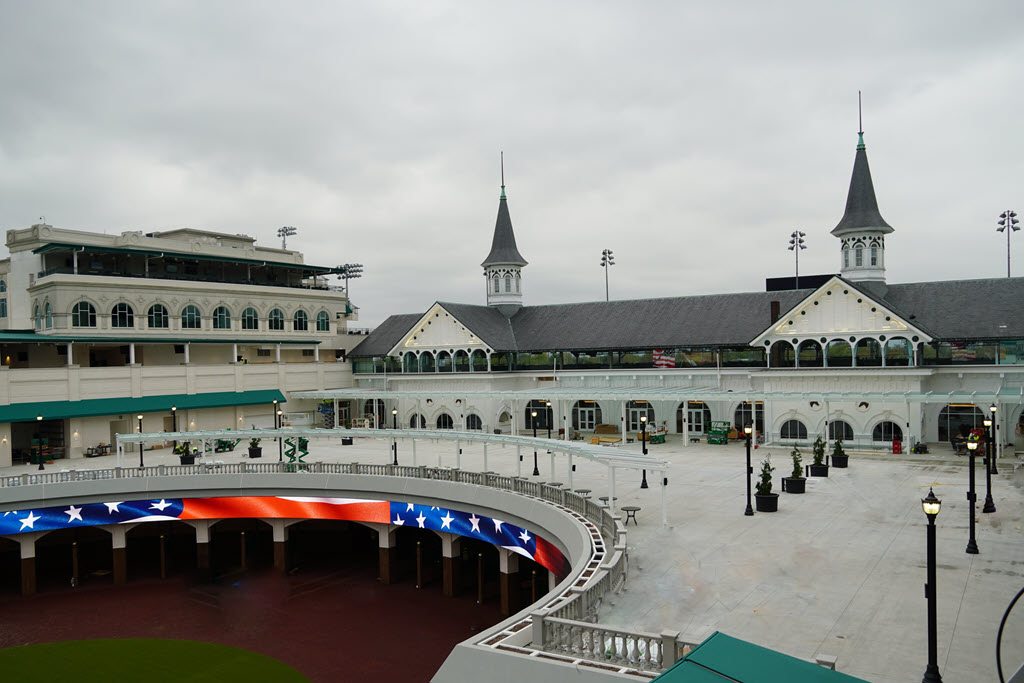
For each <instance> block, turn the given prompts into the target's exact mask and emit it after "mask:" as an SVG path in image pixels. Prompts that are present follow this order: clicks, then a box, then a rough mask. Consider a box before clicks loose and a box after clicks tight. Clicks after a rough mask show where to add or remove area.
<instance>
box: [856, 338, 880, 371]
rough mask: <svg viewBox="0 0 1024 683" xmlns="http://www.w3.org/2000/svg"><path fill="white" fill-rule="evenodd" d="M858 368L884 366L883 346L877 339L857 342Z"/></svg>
mask: <svg viewBox="0 0 1024 683" xmlns="http://www.w3.org/2000/svg"><path fill="white" fill-rule="evenodd" d="M856 357H857V366H858V367H862V368H864V367H878V366H880V365H881V364H882V345H881V344H879V343H878V341H877V340H876V339H871V338H870V337H865V338H864V339H860V340H858V341H857V353H856Z"/></svg>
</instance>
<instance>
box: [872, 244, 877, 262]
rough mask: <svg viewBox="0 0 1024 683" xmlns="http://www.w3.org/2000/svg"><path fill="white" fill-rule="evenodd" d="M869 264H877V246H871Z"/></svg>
mask: <svg viewBox="0 0 1024 683" xmlns="http://www.w3.org/2000/svg"><path fill="white" fill-rule="evenodd" d="M871 265H873V266H877V265H878V247H871Z"/></svg>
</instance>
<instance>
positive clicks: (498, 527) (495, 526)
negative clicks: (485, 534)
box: [491, 519, 505, 534]
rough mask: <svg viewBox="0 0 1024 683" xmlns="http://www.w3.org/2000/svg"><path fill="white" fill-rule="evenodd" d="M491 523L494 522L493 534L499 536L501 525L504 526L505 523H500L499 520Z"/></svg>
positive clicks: (493, 520)
mask: <svg viewBox="0 0 1024 683" xmlns="http://www.w3.org/2000/svg"><path fill="white" fill-rule="evenodd" d="M491 521H492V522H494V533H496V534H500V533H501V525H502V524H504V523H505V522H503V521H501V520H500V519H492V520H491Z"/></svg>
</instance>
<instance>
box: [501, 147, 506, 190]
mask: <svg viewBox="0 0 1024 683" xmlns="http://www.w3.org/2000/svg"><path fill="white" fill-rule="evenodd" d="M501 186H502V187H505V150H502V151H501Z"/></svg>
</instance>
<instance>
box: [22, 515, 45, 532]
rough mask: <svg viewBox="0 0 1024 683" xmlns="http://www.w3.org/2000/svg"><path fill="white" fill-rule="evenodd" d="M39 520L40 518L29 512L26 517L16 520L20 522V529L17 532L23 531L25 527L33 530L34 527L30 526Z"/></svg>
mask: <svg viewBox="0 0 1024 683" xmlns="http://www.w3.org/2000/svg"><path fill="white" fill-rule="evenodd" d="M40 519H42V518H41V517H39V516H37V515H33V514H32V513H31V512H29V513H28V517H25V518H23V519H20V520H18V521H20V522H21V529H19V531H24V529H25V527H28V528H29V529H34V528H35V527H34V526H32V525H33V524H35V523H36V522H38V521H39V520H40Z"/></svg>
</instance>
